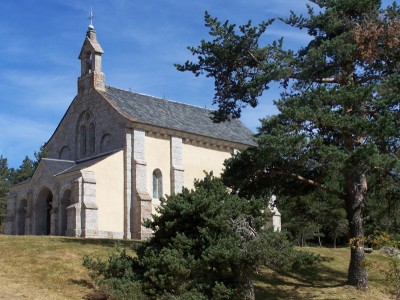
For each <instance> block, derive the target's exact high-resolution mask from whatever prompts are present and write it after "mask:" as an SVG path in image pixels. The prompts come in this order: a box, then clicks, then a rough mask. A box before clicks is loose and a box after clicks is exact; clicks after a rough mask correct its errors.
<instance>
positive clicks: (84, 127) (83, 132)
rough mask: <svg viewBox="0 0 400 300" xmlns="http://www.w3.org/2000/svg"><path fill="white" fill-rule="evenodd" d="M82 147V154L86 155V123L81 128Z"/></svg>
mask: <svg viewBox="0 0 400 300" xmlns="http://www.w3.org/2000/svg"><path fill="white" fill-rule="evenodd" d="M79 131H80V135H81V138H80V145H79V146H80V148H81V156H82V157H83V156H85V155H86V126H85V125H81V128H80V130H79Z"/></svg>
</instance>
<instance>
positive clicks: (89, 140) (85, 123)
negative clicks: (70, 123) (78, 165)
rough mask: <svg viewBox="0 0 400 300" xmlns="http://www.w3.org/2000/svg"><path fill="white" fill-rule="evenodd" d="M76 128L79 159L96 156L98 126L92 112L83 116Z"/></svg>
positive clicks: (86, 112) (87, 112) (84, 113)
mask: <svg viewBox="0 0 400 300" xmlns="http://www.w3.org/2000/svg"><path fill="white" fill-rule="evenodd" d="M76 128H77V133H76V153H77V154H78V157H79V158H83V157H85V156H88V155H92V154H94V153H95V152H96V125H95V122H94V120H93V116H92V113H91V112H90V111H85V112H83V113H82V114H81V116H80V117H79V120H78V124H77V127H76Z"/></svg>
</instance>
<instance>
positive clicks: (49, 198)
mask: <svg viewBox="0 0 400 300" xmlns="http://www.w3.org/2000/svg"><path fill="white" fill-rule="evenodd" d="M52 204H53V193H52V192H51V191H50V190H49V189H48V188H44V189H42V190H41V191H40V193H39V195H38V198H37V201H36V218H35V234H36V235H50V228H51V209H52Z"/></svg>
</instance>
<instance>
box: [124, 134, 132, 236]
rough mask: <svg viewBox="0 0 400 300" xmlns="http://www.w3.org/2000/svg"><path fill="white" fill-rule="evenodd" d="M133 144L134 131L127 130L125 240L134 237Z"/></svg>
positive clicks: (125, 154) (125, 152)
mask: <svg viewBox="0 0 400 300" xmlns="http://www.w3.org/2000/svg"><path fill="white" fill-rule="evenodd" d="M132 143H133V141H132V130H131V129H129V128H126V129H125V150H124V239H130V238H131V236H132V235H131V215H132V190H133V189H132V188H133V185H132Z"/></svg>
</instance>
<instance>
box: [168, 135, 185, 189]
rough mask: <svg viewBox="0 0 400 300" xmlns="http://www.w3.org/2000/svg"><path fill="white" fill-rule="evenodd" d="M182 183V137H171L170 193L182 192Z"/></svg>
mask: <svg viewBox="0 0 400 300" xmlns="http://www.w3.org/2000/svg"><path fill="white" fill-rule="evenodd" d="M183 185H184V168H183V160H182V139H181V138H178V137H171V194H177V193H180V192H182V188H183Z"/></svg>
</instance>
